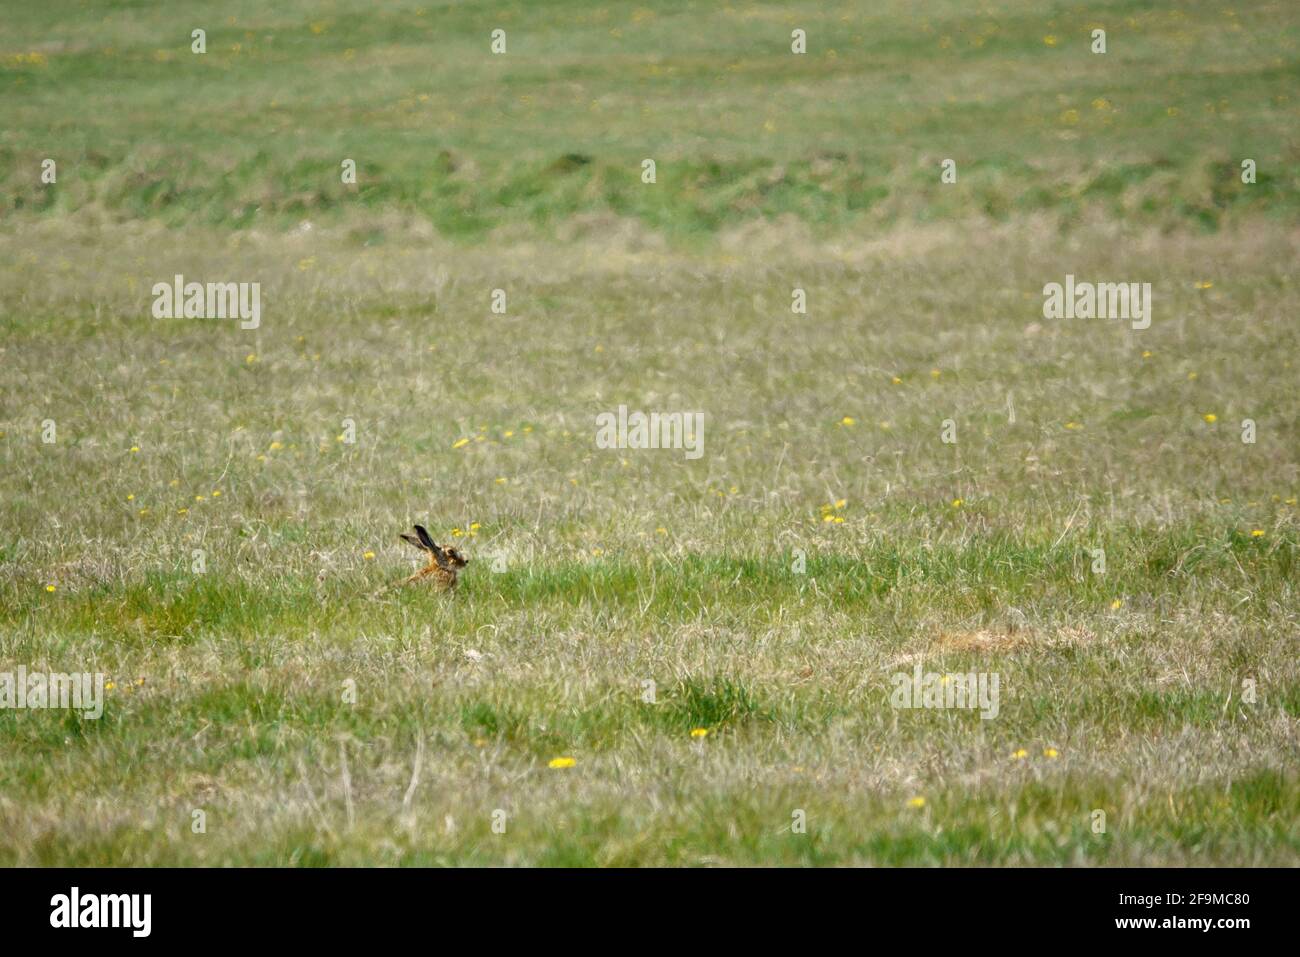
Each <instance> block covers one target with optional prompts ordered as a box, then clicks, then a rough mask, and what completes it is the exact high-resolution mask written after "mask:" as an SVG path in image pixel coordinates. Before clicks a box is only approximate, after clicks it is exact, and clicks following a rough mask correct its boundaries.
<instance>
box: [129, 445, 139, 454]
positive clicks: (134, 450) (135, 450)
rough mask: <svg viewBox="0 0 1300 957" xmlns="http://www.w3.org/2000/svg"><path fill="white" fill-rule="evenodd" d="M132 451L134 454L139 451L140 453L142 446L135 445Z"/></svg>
mask: <svg viewBox="0 0 1300 957" xmlns="http://www.w3.org/2000/svg"><path fill="white" fill-rule="evenodd" d="M131 451H132V452H133V453H134V452H139V451H140V446H138V445H133V446H131Z"/></svg>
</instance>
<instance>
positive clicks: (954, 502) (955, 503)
mask: <svg viewBox="0 0 1300 957" xmlns="http://www.w3.org/2000/svg"><path fill="white" fill-rule="evenodd" d="M963 504H964V502H963V501H962V500H961V499H959V498H955V499H953V500H952V507H953V508H961V507H962V505H963Z"/></svg>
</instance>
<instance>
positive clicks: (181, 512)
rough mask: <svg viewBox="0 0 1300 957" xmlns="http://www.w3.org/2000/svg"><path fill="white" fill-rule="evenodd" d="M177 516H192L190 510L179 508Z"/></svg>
mask: <svg viewBox="0 0 1300 957" xmlns="http://www.w3.org/2000/svg"><path fill="white" fill-rule="evenodd" d="M176 514H177V515H188V514H190V510H189V509H188V508H178V509H177V510H176Z"/></svg>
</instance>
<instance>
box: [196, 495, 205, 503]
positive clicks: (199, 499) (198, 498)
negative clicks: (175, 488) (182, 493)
mask: <svg viewBox="0 0 1300 957" xmlns="http://www.w3.org/2000/svg"><path fill="white" fill-rule="evenodd" d="M194 501H196V502H201V501H203V496H202V495H196V496H194Z"/></svg>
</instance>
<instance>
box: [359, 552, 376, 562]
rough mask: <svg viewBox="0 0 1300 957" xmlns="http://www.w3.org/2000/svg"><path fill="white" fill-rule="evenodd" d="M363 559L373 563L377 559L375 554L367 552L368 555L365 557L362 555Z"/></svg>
mask: <svg viewBox="0 0 1300 957" xmlns="http://www.w3.org/2000/svg"><path fill="white" fill-rule="evenodd" d="M361 557H362V558H364V559H365V560H366V561H371V560H372V559H373V558H374V557H375V553H374V552H366V553H365V554H364V555H362V556H361Z"/></svg>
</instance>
